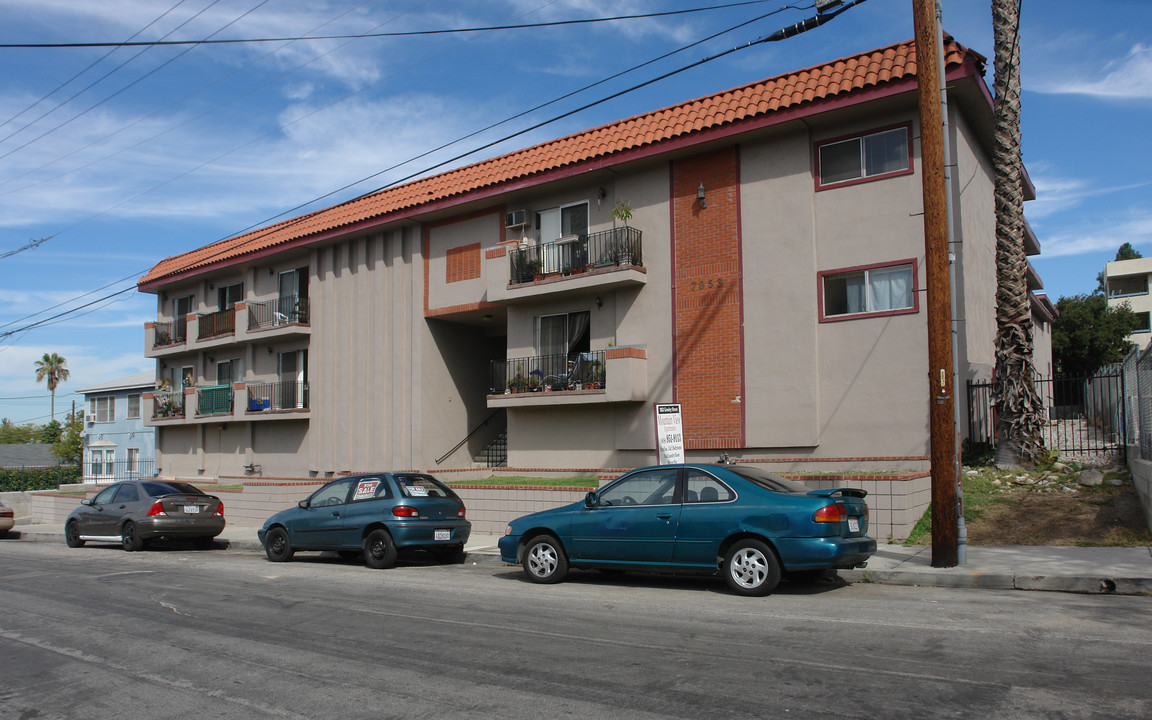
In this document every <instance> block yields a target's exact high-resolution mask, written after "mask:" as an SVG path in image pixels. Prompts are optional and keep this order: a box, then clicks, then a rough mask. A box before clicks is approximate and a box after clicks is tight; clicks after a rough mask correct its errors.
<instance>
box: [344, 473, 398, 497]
mask: <svg viewBox="0 0 1152 720" xmlns="http://www.w3.org/2000/svg"><path fill="white" fill-rule="evenodd" d="M390 497H392V491H391V490H389V489H388V483H386V482H384V479H383V478H378V477H366V478H360V479H359V480H358V481H357V482H356V491H355V492H354V493H352V502H359V501H361V500H376V499H377V498H390Z"/></svg>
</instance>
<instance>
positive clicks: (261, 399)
mask: <svg viewBox="0 0 1152 720" xmlns="http://www.w3.org/2000/svg"><path fill="white" fill-rule="evenodd" d="M307 407H308V383H306V382H293V381H286V382H270V383H248V412H263V411H265V410H302V409H305V408H307Z"/></svg>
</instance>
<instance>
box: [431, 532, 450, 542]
mask: <svg viewBox="0 0 1152 720" xmlns="http://www.w3.org/2000/svg"><path fill="white" fill-rule="evenodd" d="M435 533H436V534H435V536H434V539H436V540H451V539H452V531H451V530H436V531H435Z"/></svg>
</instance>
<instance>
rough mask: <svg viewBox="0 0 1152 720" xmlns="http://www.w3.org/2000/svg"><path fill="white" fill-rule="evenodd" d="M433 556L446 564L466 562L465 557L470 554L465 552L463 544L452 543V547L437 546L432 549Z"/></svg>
mask: <svg viewBox="0 0 1152 720" xmlns="http://www.w3.org/2000/svg"><path fill="white" fill-rule="evenodd" d="M432 556H433V557H435V558H436V560H437V561H439V562H441V563H444V564H445V565H459V564H460V563H462V562H464V558H466V557H467V556H468V554H467V553H466V552H464V546H463V545H452V546H450V547H442V548H436V549H435V550H433V551H432Z"/></svg>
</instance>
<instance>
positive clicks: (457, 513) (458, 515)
mask: <svg viewBox="0 0 1152 720" xmlns="http://www.w3.org/2000/svg"><path fill="white" fill-rule="evenodd" d="M466 512H468V511H467V509H466V508H465V507H464V506H463V505H461V506H460V509H459V510H457V511H456V517H458V518H462V517H464V513H466Z"/></svg>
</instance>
